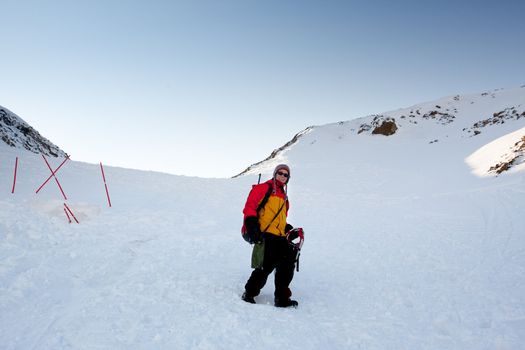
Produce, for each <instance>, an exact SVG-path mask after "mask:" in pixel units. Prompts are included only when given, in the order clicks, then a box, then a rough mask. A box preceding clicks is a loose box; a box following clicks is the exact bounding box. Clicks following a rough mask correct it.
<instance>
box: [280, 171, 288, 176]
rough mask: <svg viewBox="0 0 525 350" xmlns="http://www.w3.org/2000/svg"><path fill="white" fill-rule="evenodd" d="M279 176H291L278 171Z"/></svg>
mask: <svg viewBox="0 0 525 350" xmlns="http://www.w3.org/2000/svg"><path fill="white" fill-rule="evenodd" d="M277 175H281V176H284V177H288V176H290V175H288V173H283V172H282V171H278V172H277Z"/></svg>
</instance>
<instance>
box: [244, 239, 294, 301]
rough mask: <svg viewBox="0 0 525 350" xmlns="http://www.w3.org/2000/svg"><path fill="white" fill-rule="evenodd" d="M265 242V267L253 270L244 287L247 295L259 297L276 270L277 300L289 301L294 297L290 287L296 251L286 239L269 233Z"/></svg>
mask: <svg viewBox="0 0 525 350" xmlns="http://www.w3.org/2000/svg"><path fill="white" fill-rule="evenodd" d="M264 240H265V242H264V244H265V247H264V260H263V265H262V268H257V269H255V270H253V272H252V274H251V276H250V278H249V279H248V282H247V283H246V285H245V286H244V288H245V289H246V294H248V295H249V296H252V297H255V296H257V295H259V293H260V292H261V289H262V288H263V287H264V285H265V284H266V280H267V279H268V276H269V275H270V274H271V273H272V272H273V270H275V293H274V295H275V298H278V299H281V300H287V299H289V298H290V296H291V295H292V292H291V291H290V289H289V288H288V286H289V285H290V283H291V282H292V278H293V274H294V269H295V256H294V251H293V249H292V247H291V246H290V244H289V243H288V241H287V240H286V237H278V236H275V235H272V234H269V233H267V234H265V236H264Z"/></svg>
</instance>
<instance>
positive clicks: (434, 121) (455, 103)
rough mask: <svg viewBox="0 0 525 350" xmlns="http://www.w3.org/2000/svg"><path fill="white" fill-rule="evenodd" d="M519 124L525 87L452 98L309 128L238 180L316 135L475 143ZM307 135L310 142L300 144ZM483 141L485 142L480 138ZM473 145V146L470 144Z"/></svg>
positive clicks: (524, 112)
mask: <svg viewBox="0 0 525 350" xmlns="http://www.w3.org/2000/svg"><path fill="white" fill-rule="evenodd" d="M524 121H525V86H521V87H519V88H511V89H496V90H493V91H490V92H483V93H478V94H470V95H454V96H449V97H444V98H441V99H438V100H435V101H430V102H425V103H421V104H417V105H414V106H412V107H408V108H402V109H398V110H395V111H390V112H385V113H381V114H374V115H369V116H366V117H361V118H357V119H353V120H350V121H341V122H338V123H332V124H327V125H322V126H312V127H308V128H307V129H305V130H303V131H301V132H300V133H298V134H297V135H295V136H294V137H293V139H292V140H291V141H289V142H288V143H286V144H285V145H284V146H282V147H280V148H278V149H276V150H274V151H273V152H272V154H271V155H270V156H269V157H268V158H266V159H265V160H263V161H261V162H258V163H255V164H253V165H251V166H250V167H248V168H247V169H246V170H245V171H243V172H242V173H241V174H239V175H237V176H240V175H243V174H250V173H251V174H255V173H259V172H265V170H266V171H267V169H268V168H271V167H272V166H274V165H275V164H276V163H278V161H276V160H280V161H284V159H285V154H286V153H287V152H288V151H289V150H290V149H293V147H294V145H295V144H296V143H300V142H310V143H312V144H313V143H315V142H316V141H315V135H316V134H325V133H327V132H331V133H333V134H334V137H336V138H337V139H339V140H343V139H345V138H349V137H352V136H356V135H360V136H364V135H372V136H374V137H381V136H382V135H383V136H389V137H391V138H392V142H395V141H394V140H395V139H396V138H397V137H401V138H403V137H406V135H410V137H413V138H417V139H421V142H424V143H428V144H435V143H438V142H442V143H443V142H447V139H449V138H451V139H457V138H473V137H478V135H480V134H482V133H483V132H488V134H489V135H494V133H493V132H492V131H493V130H496V131H495V132H496V135H499V136H503V135H504V134H505V133H507V132H511V131H515V130H516V129H517V128H518V127H520V126H523V125H525V123H524ZM503 124H506V125H503ZM498 126H499V127H498ZM489 129H492V130H489ZM329 130H331V131H329ZM306 134H309V137H310V138H313V139H314V140H311V141H305V140H304V139H302V140H300V138H301V137H303V136H305V135H306ZM483 141H488V140H487V139H486V138H483ZM483 141H482V142H483ZM473 144H478V143H477V142H476V141H474V142H473ZM267 163H268V166H266V164H267ZM487 170H488V169H487Z"/></svg>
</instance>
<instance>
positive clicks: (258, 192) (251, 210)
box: [242, 183, 268, 219]
mask: <svg viewBox="0 0 525 350" xmlns="http://www.w3.org/2000/svg"><path fill="white" fill-rule="evenodd" d="M267 190H268V185H267V184H265V183H263V184H260V185H255V186H253V187H252V190H251V191H250V194H248V199H247V200H246V204H245V205H244V210H243V211H242V212H243V213H244V218H245V219H246V218H247V217H248V216H257V207H258V206H259V203H261V201H262V200H263V198H264V195H265V194H266V191H267Z"/></svg>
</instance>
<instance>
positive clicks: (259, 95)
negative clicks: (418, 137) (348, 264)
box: [0, 0, 525, 177]
mask: <svg viewBox="0 0 525 350" xmlns="http://www.w3.org/2000/svg"><path fill="white" fill-rule="evenodd" d="M0 13H1V14H2V16H1V17H2V21H1V23H0V49H1V55H0V105H2V106H4V107H7V108H9V109H10V110H12V111H13V112H14V113H16V114H18V115H19V116H20V117H22V118H23V119H25V120H26V121H27V122H28V123H29V124H31V125H32V126H34V127H35V128H36V129H37V130H38V131H40V132H41V133H42V134H43V135H44V136H46V137H48V138H49V139H50V140H51V141H53V142H54V143H56V144H57V145H58V146H60V147H61V148H62V149H64V150H65V151H66V152H68V153H70V154H71V155H72V158H73V159H74V160H79V161H87V162H98V161H102V162H104V163H106V164H108V165H115V166H124V167H130V168H137V169H146V170H157V171H164V172H170V173H174V174H183V175H197V176H204V177H227V176H231V175H235V174H236V173H238V172H240V171H242V170H243V169H244V168H245V167H247V166H248V165H250V164H251V163H254V162H256V161H260V160H262V159H263V158H265V157H266V156H267V155H269V154H270V152H271V151H272V150H273V149H274V148H277V147H279V146H281V145H282V144H284V143H285V142H287V141H288V140H289V139H291V138H292V136H293V135H294V134H295V133H297V132H299V131H300V130H302V129H304V128H305V127H307V126H309V125H321V124H326V123H331V122H337V121H340V120H349V119H353V118H356V117H361V116H365V115H368V114H372V113H380V112H385V111H389V110H392V109H397V108H401V107H407V106H410V105H413V104H416V103H419V102H424V101H428V100H433V99H437V98H440V97H443V96H447V95H453V94H457V93H460V94H461V93H474V92H479V91H484V90H489V89H495V88H501V87H514V86H520V85H523V84H525V26H524V25H523V21H524V19H523V18H524V14H525V1H517V0H516V1H507V0H500V1H490V2H489V1H460V0H458V1H424V0H421V1H373V0H372V1H351V0H348V1H331V0H319V1H308V0H305V1H298V0H296V1H287V0H278V1H273V0H260V1H252V0H235V1H233V0H231V1H228V0H226V1H221V0H193V1H176V0H173V1H114V0H103V1H98V0H90V1H25V0H13V1H11V0H7V1H6V0H0Z"/></svg>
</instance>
